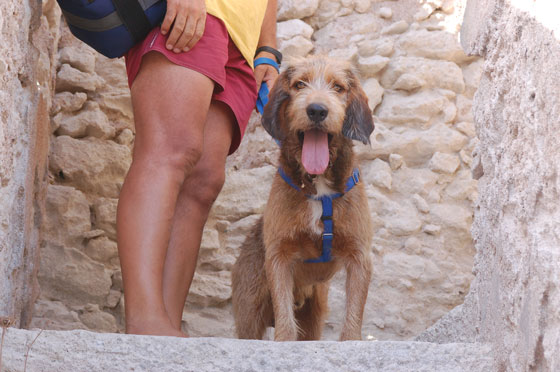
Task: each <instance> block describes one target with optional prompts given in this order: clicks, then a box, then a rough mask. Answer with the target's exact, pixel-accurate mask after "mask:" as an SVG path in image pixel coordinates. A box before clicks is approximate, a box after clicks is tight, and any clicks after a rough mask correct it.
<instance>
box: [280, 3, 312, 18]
mask: <svg viewBox="0 0 560 372" xmlns="http://www.w3.org/2000/svg"><path fill="white" fill-rule="evenodd" d="M318 7H319V0H309V1H297V0H286V1H279V2H278V14H277V18H278V21H286V20H289V19H301V18H305V17H310V16H312V15H313V14H314V13H315V12H316V11H317V8H318Z"/></svg>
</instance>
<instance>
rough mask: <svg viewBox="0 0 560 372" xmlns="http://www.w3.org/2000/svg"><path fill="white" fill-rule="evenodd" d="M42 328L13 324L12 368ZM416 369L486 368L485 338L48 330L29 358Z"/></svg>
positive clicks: (39, 364)
mask: <svg viewBox="0 0 560 372" xmlns="http://www.w3.org/2000/svg"><path fill="white" fill-rule="evenodd" d="M38 332H39V331H24V330H19V329H9V330H8V332H7V333H6V337H5V341H4V362H3V363H4V368H5V371H6V372H19V371H23V367H24V364H25V354H26V351H27V345H30V344H31V342H32V341H33V339H34V338H35V337H36V336H37V334H38ZM319 370H320V371H323V372H328V371H337V372H338V371H380V372H383V371H387V372H389V371H391V372H393V371H417V372H434V371H441V372H462V371H465V372H467V371H468V372H478V371H480V372H488V371H491V370H492V358H491V349H490V347H489V346H488V345H483V344H474V343H473V344H431V343H423V342H378V341H348V342H335V341H330V342H325V341H323V342H283V343H276V342H272V341H250V340H233V339H224V338H191V339H180V338H174V337H149V336H132V335H116V334H99V333H92V332H88V331H43V332H42V333H41V334H40V335H39V337H37V339H36V341H35V343H34V344H33V346H32V348H31V350H30V352H29V356H28V359H27V372H39V371H57V372H66V371H72V372H75V371H88V372H94V371H162V372H163V371H197V372H203V371H223V372H227V371H235V372H237V371H259V372H260V371H292V372H296V371H305V372H307V371H319Z"/></svg>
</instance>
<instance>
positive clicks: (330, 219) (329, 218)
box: [321, 216, 332, 221]
mask: <svg viewBox="0 0 560 372" xmlns="http://www.w3.org/2000/svg"><path fill="white" fill-rule="evenodd" d="M321 221H332V216H321Z"/></svg>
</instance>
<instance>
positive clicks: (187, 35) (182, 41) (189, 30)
mask: <svg viewBox="0 0 560 372" xmlns="http://www.w3.org/2000/svg"><path fill="white" fill-rule="evenodd" d="M195 27H196V18H195V17H193V16H191V15H189V17H188V18H187V23H186V24H185V28H184V30H183V33H182V34H181V36H180V37H179V40H177V42H176V43H175V45H174V46H173V51H181V52H183V51H186V50H184V48H185V47H186V46H187V43H188V42H189V41H190V40H191V39H192V37H193V35H194V30H195Z"/></svg>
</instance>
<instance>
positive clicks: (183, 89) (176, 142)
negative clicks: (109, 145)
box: [131, 52, 214, 161]
mask: <svg viewBox="0 0 560 372" xmlns="http://www.w3.org/2000/svg"><path fill="white" fill-rule="evenodd" d="M213 90H214V82H213V81H212V80H211V79H209V78H208V77H206V76H205V75H203V74H201V73H199V72H197V71H194V70H190V69H187V68H185V67H182V66H178V65H175V64H173V63H172V62H170V61H169V60H168V59H167V58H165V57H164V56H163V55H162V54H160V53H158V52H150V53H147V54H146V55H144V57H143V59H142V64H141V67H140V71H139V73H138V75H137V76H136V79H135V80H134V83H133V84H132V87H131V98H132V106H133V109H134V122H135V128H136V137H135V142H134V158H135V159H136V158H142V157H143V156H148V157H150V160H153V161H158V160H161V159H159V158H160V157H161V156H164V158H165V159H167V160H169V161H173V160H182V157H183V156H185V152H188V151H192V149H194V150H201V149H202V144H203V136H204V125H205V123H206V117H207V113H208V109H209V107H210V101H211V97H212V92H213ZM187 155H188V154H187ZM175 156H177V157H179V159H174V157H175Z"/></svg>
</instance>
